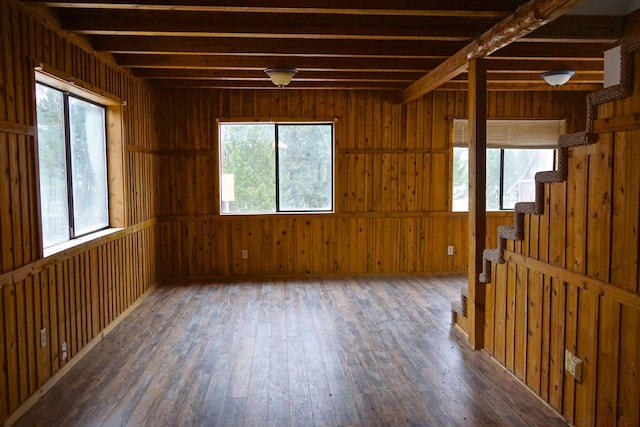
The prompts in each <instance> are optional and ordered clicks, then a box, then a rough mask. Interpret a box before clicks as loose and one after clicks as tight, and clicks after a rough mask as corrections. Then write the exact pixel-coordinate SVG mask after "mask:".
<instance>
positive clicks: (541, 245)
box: [533, 184, 552, 262]
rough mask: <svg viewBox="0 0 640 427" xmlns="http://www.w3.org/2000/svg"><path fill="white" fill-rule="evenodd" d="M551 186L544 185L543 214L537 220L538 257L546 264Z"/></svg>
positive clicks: (547, 258)
mask: <svg viewBox="0 0 640 427" xmlns="http://www.w3.org/2000/svg"><path fill="white" fill-rule="evenodd" d="M551 186H552V185H551V184H545V192H544V214H542V215H540V217H539V220H538V236H539V238H538V239H533V240H537V241H538V256H537V258H538V259H539V260H540V261H544V262H547V261H548V260H549V239H550V237H549V222H550V218H549V216H550V212H551Z"/></svg>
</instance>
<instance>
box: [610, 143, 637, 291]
mask: <svg viewBox="0 0 640 427" xmlns="http://www.w3.org/2000/svg"><path fill="white" fill-rule="evenodd" d="M639 140H640V131H631V132H619V133H616V134H615V139H614V146H613V164H614V165H615V168H614V176H613V191H612V199H613V200H612V203H613V211H612V218H611V221H612V225H611V253H612V256H611V283H613V284H615V285H617V286H622V287H624V288H625V289H627V290H629V291H631V292H638V280H637V277H638V256H639V253H638V226H637V224H638V216H639V215H640V214H639V213H638V206H639V204H640V200H639V194H640V179H639V177H638V172H637V168H638V165H639V164H640V150H637V149H633V148H632V144H637V142H638V141H639ZM622 254H624V255H622ZM634 279H635V280H634Z"/></svg>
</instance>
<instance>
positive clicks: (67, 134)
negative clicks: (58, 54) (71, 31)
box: [36, 81, 109, 249]
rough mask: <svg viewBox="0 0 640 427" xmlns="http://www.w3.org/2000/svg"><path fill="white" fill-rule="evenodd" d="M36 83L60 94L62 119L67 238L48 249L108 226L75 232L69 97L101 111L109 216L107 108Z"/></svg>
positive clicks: (37, 83) (38, 82)
mask: <svg viewBox="0 0 640 427" xmlns="http://www.w3.org/2000/svg"><path fill="white" fill-rule="evenodd" d="M36 85H41V86H45V87H47V88H49V89H53V90H55V91H58V92H60V93H61V94H62V117H63V120H64V126H63V129H64V151H65V159H64V160H65V175H66V184H67V216H68V220H69V238H68V239H67V240H65V241H63V242H59V243H54V244H53V245H50V246H46V247H44V249H49V248H51V247H53V246H57V245H59V244H63V243H65V242H67V241H69V240H75V239H78V238H80V237H84V236H87V235H90V234H93V233H97V232H100V231H102V230H105V229H107V228H109V221H107V225H105V226H101V227H99V228H95V229H92V230H89V231H87V232H84V233H77V232H76V228H77V227H76V218H75V217H76V215H75V213H76V211H75V207H76V205H75V203H74V191H73V188H74V185H73V169H74V167H73V159H72V142H71V117H70V110H71V107H70V99H71V98H73V99H77V100H79V101H83V102H86V103H88V104H91V105H95V106H97V107H100V108H101V109H102V111H103V115H104V116H103V120H104V146H105V152H104V162H105V168H106V175H105V183H104V184H105V186H106V188H105V189H106V192H107V207H106V208H107V209H106V210H107V217H108V216H109V197H108V194H109V162H108V161H107V108H106V107H105V106H104V105H101V104H99V103H97V102H94V101H91V100H89V99H86V98H83V97H81V96H78V95H76V94H73V93H70V92H69V91H63V90H60V89H58V88H55V87H53V86H51V85H48V84H46V83H42V82H40V81H36ZM40 215H42V212H41V213H40Z"/></svg>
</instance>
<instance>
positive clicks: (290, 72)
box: [264, 68, 298, 87]
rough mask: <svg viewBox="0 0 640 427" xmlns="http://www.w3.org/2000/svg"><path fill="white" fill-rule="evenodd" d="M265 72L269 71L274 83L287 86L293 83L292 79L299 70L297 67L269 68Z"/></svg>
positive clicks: (268, 73)
mask: <svg viewBox="0 0 640 427" xmlns="http://www.w3.org/2000/svg"><path fill="white" fill-rule="evenodd" d="M264 72H265V73H267V76H269V78H270V79H271V81H272V82H273V84H274V85H276V86H278V87H285V86H286V85H288V84H289V83H291V79H293V76H295V75H296V73H297V72H298V70H296V69H295V68H267V69H266V70H264Z"/></svg>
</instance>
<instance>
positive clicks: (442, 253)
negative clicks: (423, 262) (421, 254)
mask: <svg viewBox="0 0 640 427" xmlns="http://www.w3.org/2000/svg"><path fill="white" fill-rule="evenodd" d="M446 242H447V219H446V218H443V217H435V216H434V217H432V218H431V240H430V243H431V253H430V255H429V258H430V259H431V263H432V264H431V269H432V270H433V271H445V268H446V265H447V256H448V255H447V247H446V246H445V245H446Z"/></svg>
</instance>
